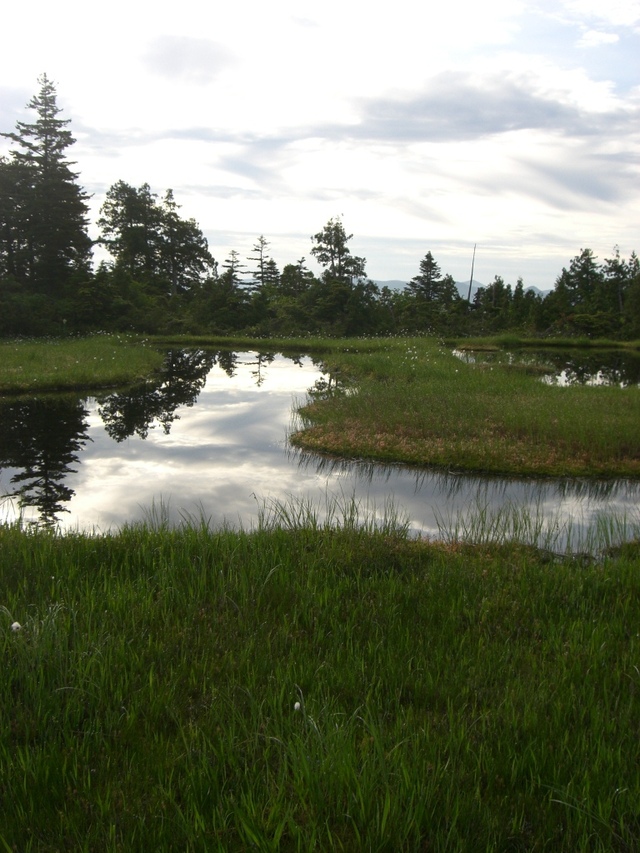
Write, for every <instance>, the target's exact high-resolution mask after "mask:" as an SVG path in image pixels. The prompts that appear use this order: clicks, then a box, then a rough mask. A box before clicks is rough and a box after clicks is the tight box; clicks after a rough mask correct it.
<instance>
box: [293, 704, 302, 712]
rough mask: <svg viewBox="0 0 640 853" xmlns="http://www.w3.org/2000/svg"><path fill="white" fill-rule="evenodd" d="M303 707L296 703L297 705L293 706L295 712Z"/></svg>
mask: <svg viewBox="0 0 640 853" xmlns="http://www.w3.org/2000/svg"><path fill="white" fill-rule="evenodd" d="M301 707H302V706H301V705H300V703H299V702H296V704H295V705H294V706H293V710H294V711H299V710H300V708H301Z"/></svg>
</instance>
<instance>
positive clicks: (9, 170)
mask: <svg viewBox="0 0 640 853" xmlns="http://www.w3.org/2000/svg"><path fill="white" fill-rule="evenodd" d="M38 82H39V84H40V90H39V92H38V94H37V95H35V96H34V97H33V98H32V99H31V101H29V103H28V104H27V108H28V109H31V110H35V112H36V120H35V121H34V122H33V123H28V122H22V121H19V122H17V123H16V130H15V132H13V133H3V134H2V135H3V136H5V137H6V138H8V139H10V140H11V141H12V142H13V143H14V144H15V146H17V147H15V148H13V149H12V150H11V151H10V155H9V160H8V161H4V162H3V164H2V172H3V183H6V182H7V181H9V180H11V179H15V180H14V182H13V184H12V187H13V197H12V198H11V199H10V200H9V203H8V207H9V209H8V210H3V221H2V226H3V228H4V232H5V235H8V238H9V239H8V240H7V239H5V240H4V241H3V243H2V252H3V254H2V262H3V266H4V271H5V272H6V273H8V274H10V275H13V276H14V277H15V278H16V279H17V280H18V281H19V282H20V283H21V284H24V285H27V286H28V287H30V288H31V289H32V290H34V291H37V292H42V293H46V294H48V295H51V296H60V295H61V294H62V293H63V292H64V288H65V285H66V284H67V283H68V282H69V279H70V277H71V276H72V275H73V273H75V272H78V271H82V272H87V271H88V269H89V266H90V260H91V245H92V243H91V239H90V237H89V235H88V232H87V224H88V219H87V214H88V210H89V209H88V206H87V199H88V195H87V194H86V193H85V192H84V190H83V189H82V188H81V187H80V186H79V184H78V182H77V178H78V174H77V173H76V172H74V171H73V170H72V168H71V167H72V166H73V165H75V164H74V162H73V161H70V160H68V159H67V156H66V152H67V149H68V148H70V147H71V146H72V145H73V143H74V142H75V139H74V138H73V136H72V134H71V131H70V130H68V129H67V125H68V124H69V123H70V119H62V118H60V117H59V114H60V112H61V110H60V108H59V107H58V105H57V98H56V87H55V85H54V84H53V83H52V81H51V80H49V78H48V77H47V75H46V74H43V75H42V76H41V77H40V78H39V80H38ZM6 206H7V203H6V197H5V207H6ZM8 223H10V225H9V226H8ZM12 253H13V254H12Z"/></svg>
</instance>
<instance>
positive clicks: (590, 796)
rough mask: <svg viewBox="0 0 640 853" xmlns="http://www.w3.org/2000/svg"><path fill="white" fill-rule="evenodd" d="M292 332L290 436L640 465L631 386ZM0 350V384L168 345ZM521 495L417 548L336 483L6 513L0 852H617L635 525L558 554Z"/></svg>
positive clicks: (387, 451) (376, 453) (446, 457)
mask: <svg viewBox="0 0 640 853" xmlns="http://www.w3.org/2000/svg"><path fill="white" fill-rule="evenodd" d="M167 343H168V341H167ZM177 343H179V341H171V344H172V345H174V344H177ZM190 343H192V344H197V345H198V346H204V345H207V344H208V345H211V346H212V347H215V348H218V347H220V346H222V342H221V341H220V340H211V339H207V340H202V339H198V340H197V341H195V340H193V341H190ZM225 343H228V344H229V346H230V347H233V344H234V342H233V341H230V340H229V341H226V342H225ZM236 343H237V344H238V342H236ZM289 343H290V347H289V351H296V350H298V346H299V350H298V351H300V352H305V351H315V352H322V358H323V359H325V363H326V366H327V368H328V369H330V371H331V376H332V382H331V387H330V388H318V390H317V393H316V394H315V397H314V399H311V400H310V401H308V403H307V405H306V407H305V408H304V410H303V412H302V415H301V422H300V427H301V431H300V432H298V434H297V436H296V437H295V440H296V441H297V442H299V443H300V444H301V445H303V446H305V447H309V448H311V449H319V450H321V451H324V452H329V453H337V454H343V455H347V456H358V457H368V458H371V459H381V460H384V461H403V462H411V463H414V464H420V465H426V464H436V465H442V466H445V467H451V468H456V469H460V470H463V469H465V468H466V469H468V470H480V471H483V470H486V471H492V470H502V471H512V472H516V473H536V474H552V473H564V474H568V473H572V472H576V471H580V472H582V473H583V474H585V475H590V476H592V475H594V474H599V475H602V476H614V475H618V474H623V475H625V476H632V477H635V476H638V475H639V474H640V468H639V467H638V466H639V464H640V462H639V459H640V456H639V447H638V445H639V442H640V435H639V434H638V429H637V424H638V423H639V422H640V419H639V418H638V415H639V414H640V411H639V409H638V406H639V402H638V397H639V392H638V390H637V389H624V390H621V389H606V388H582V389H580V388H578V389H573V388H554V387H551V386H545V385H543V384H542V383H539V382H536V381H535V380H534V378H532V377H531V376H530V375H527V374H525V373H524V372H522V373H520V372H518V371H506V370H505V371H503V370H498V369H495V370H490V369H476V368H474V367H472V366H469V365H465V364H464V363H463V362H461V361H460V360H458V359H456V358H455V357H454V356H453V355H451V353H450V352H449V351H448V349H446V348H445V347H444V346H443V345H442V344H439V343H438V342H437V341H435V340H429V339H404V340H400V339H395V340H372V341H364V340H363V341H332V342H316V344H317V347H316V348H313V347H311V346H307V347H304V346H302V345H301V344H302V342H297V341H296V342H289ZM279 344H280V345H279ZM244 345H245V344H244V342H242V343H239V344H238V346H239V347H242V346H244ZM258 347H259V348H260V349H268V348H270V347H271V348H275V349H279V350H280V351H283V350H284V349H285V348H286V345H284V344H283V342H265V341H254V343H253V348H254V349H255V348H258ZM22 348H24V349H22ZM101 348H103V349H101ZM247 348H250V347H247ZM12 352H18V355H11V353H12ZM100 353H102V355H100ZM5 354H8V355H7V358H6V359H5ZM0 356H1V360H0V390H5V391H7V390H14V391H17V390H22V391H24V390H31V391H33V390H34V389H35V388H36V387H43V388H48V387H51V388H61V387H74V386H73V384H72V383H73V380H74V379H75V381H76V387H85V382H86V383H89V384H91V382H92V376H93V377H94V379H95V381H96V383H97V384H104V385H109V384H118V383H119V382H124V381H126V379H124V378H118V379H116V378H115V377H116V376H120V375H121V371H125V370H126V369H128V370H130V371H131V377H130V378H131V379H133V378H137V379H139V378H140V377H142V376H145V375H150V374H151V373H152V372H153V371H154V370H155V369H157V367H158V366H159V364H160V362H161V345H160V343H159V342H158V341H154V342H153V345H150V344H148V343H147V344H143V343H142V342H138V343H136V342H135V340H132V339H123V340H119V339H116V338H108V337H106V336H95V337H94V338H91V339H87V340H86V341H80V340H78V341H75V340H69V341H64V342H53V341H52V342H47V343H45V344H35V343H33V342H21V343H19V344H18V343H15V342H12V343H9V342H6V343H3V344H0ZM72 356H73V357H72ZM12 359H13V360H12ZM83 360H84V361H87V365H85V366H82V365H81V362H82V361H83ZM76 362H77V364H76ZM92 362H95V364H92ZM20 365H21V367H20V369H21V371H22V372H21V375H20V376H19V377H16V376H15V374H16V373H17V372H18V367H19V366H20ZM56 365H57V367H58V371H53V373H54V374H55V373H58V372H59V373H61V374H62V376H61V377H56V376H55V375H54V376H51V370H52V368H54V367H55V366H56ZM41 371H42V372H41ZM8 377H9V378H8ZM80 377H84V378H83V379H82V380H81V379H80ZM336 380H337V385H335V384H334V383H335V381H336ZM56 382H57V383H61V384H56ZM65 382H68V383H70V384H68V385H65V384H64V383H65ZM12 383H13V384H12ZM514 518H515V522H514V524H515V529H514V525H513V524H512V525H511V528H509V524H508V523H505V525H504V526H502V527H499V526H498V527H496V526H494V524H493V522H492V520H491V519H488V518H483V517H479V518H478V519H476V521H475V522H474V523H473V524H472V525H471V527H469V528H467V529H465V530H453V531H449V532H447V531H446V530H443V531H442V537H441V541H439V542H438V541H425V540H416V539H412V538H411V537H410V536H409V535H408V532H407V528H406V527H405V525H404V523H403V520H402V518H401V517H398V516H397V515H395V514H394V513H393V510H392V508H391V507H389V508H388V509H387V515H386V517H385V518H383V519H381V520H380V519H379V520H378V521H377V522H376V521H374V520H373V519H372V518H371V517H369V515H368V514H367V511H366V509H364V510H363V508H362V507H359V506H358V505H355V504H353V503H351V504H349V502H348V501H347V502H346V503H345V504H344V506H335V507H334V510H333V514H332V513H331V512H330V513H329V515H328V518H327V520H326V521H319V520H318V518H317V517H316V515H315V513H314V509H313V507H309V506H305V505H304V504H293V503H290V504H278V503H274V504H271V505H269V506H267V507H265V510H264V512H263V515H262V518H261V520H260V522H259V524H258V525H256V527H255V529H253V530H245V531H232V530H227V529H210V528H209V527H208V526H207V524H206V523H204V522H202V523H198V522H197V521H196V520H193V519H192V520H190V521H188V522H185V523H184V524H183V525H182V526H181V527H178V528H171V527H169V526H168V525H167V524H165V523H164V522H163V520H162V515H161V514H159V515H158V516H157V517H156V518H155V520H154V519H151V520H150V521H149V522H148V523H146V524H140V525H130V526H126V527H124V528H123V529H121V530H119V531H113V532H111V533H100V534H97V533H91V532H88V531H87V532H83V531H75V532H74V531H72V532H68V533H65V534H64V535H63V534H61V533H59V532H57V531H55V530H46V529H40V528H38V527H37V526H29V525H26V524H20V523H5V524H2V525H0V581H1V582H0V650H1V655H2V667H1V668H0V696H1V697H2V698H1V699H0V851H3V850H6V851H9V853H10V851H20V853H27V851H29V852H31V851H32V852H33V853H36V852H37V853H40V852H41V851H42V853H49V851H51V853H53V851H67V850H72V851H75V850H78V851H99V853H103V851H109V852H110V851H114V853H115V851H127V853H128V851H132V852H133V853H136V851H140V853H146V851H150V850H153V851H181V853H182V851H194V853H195V851H249V850H257V851H273V853H275V851H285V852H286V851H301V853H307V851H314V850H315V851H322V853H325V851H347V852H348V851H354V853H358V852H359V851H380V853H382V852H383V851H389V853H395V851H447V853H448V851H470V853H476V851H505V853H506V851H558V850H561V851H571V853H573V851H594V853H595V851H601V853H605V851H624V853H631V851H634V850H637V849H639V848H640V762H639V759H638V755H639V751H638V739H639V737H640V723H639V721H640V536H639V524H637V523H636V524H635V527H630V528H629V530H630V536H629V538H630V540H631V541H628V542H627V543H626V544H623V545H620V544H616V545H613V544H612V543H614V542H615V541H617V540H619V538H620V537H619V536H617V530H616V524H617V523H618V521H619V520H615V519H612V520H611V521H610V527H609V528H607V522H606V521H604V522H603V524H602V526H601V528H600V540H599V547H595V541H594V548H593V549H592V553H591V554H590V555H588V556H587V555H585V554H581V555H580V556H571V555H569V554H564V555H563V554H558V553H553V549H552V548H549V549H546V550H542V549H536V548H534V547H532V546H531V545H529V544H525V543H524V542H523V541H521V540H522V537H521V536H519V535H518V530H517V527H518V525H520V527H521V529H524V532H525V533H526V529H525V528H526V527H527V521H526V519H522V518H518V516H517V512H516V514H515V516H514ZM532 523H533V522H532ZM634 537H635V538H634ZM524 538H525V539H526V536H525V537H524ZM471 540H473V541H471ZM474 543H475V544H474Z"/></svg>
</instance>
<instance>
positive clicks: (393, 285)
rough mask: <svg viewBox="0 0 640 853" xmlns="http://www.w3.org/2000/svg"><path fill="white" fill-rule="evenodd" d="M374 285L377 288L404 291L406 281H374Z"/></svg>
mask: <svg viewBox="0 0 640 853" xmlns="http://www.w3.org/2000/svg"><path fill="white" fill-rule="evenodd" d="M373 283H374V284H377V285H378V287H388V288H389V290H404V289H405V287H406V286H407V282H406V281H400V280H399V279H395V278H392V279H390V280H389V281H376V280H374V282H373Z"/></svg>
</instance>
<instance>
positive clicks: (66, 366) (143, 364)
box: [0, 335, 163, 394]
mask: <svg viewBox="0 0 640 853" xmlns="http://www.w3.org/2000/svg"><path fill="white" fill-rule="evenodd" d="M162 360H163V356H162V353H161V351H160V350H159V349H157V348H155V347H153V346H150V345H147V344H146V343H145V341H144V340H143V339H140V338H136V337H128V336H126V335H92V336H91V337H86V338H57V339H49V340H21V341H13V340H5V341H0V393H12V394H20V393H30V392H35V391H65V390H76V389H85V388H104V387H113V386H116V385H126V384H128V383H131V382H136V381H139V380H140V379H143V378H144V377H145V376H148V375H149V374H150V373H152V372H153V371H154V370H156V369H158V368H159V367H160V365H161V364H162Z"/></svg>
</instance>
